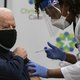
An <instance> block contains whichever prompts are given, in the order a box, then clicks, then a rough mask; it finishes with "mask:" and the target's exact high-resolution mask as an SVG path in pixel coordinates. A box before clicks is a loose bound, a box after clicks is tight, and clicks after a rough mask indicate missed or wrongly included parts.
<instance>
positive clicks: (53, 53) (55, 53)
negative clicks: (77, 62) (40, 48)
mask: <svg viewBox="0 0 80 80" xmlns="http://www.w3.org/2000/svg"><path fill="white" fill-rule="evenodd" d="M48 46H49V47H50V48H47V47H45V48H44V50H45V52H46V54H47V57H48V58H50V59H59V60H66V54H65V53H64V52H63V51H61V50H60V49H59V48H57V47H56V46H53V45H52V44H50V43H49V42H48Z"/></svg>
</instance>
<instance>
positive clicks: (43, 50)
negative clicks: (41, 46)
mask: <svg viewBox="0 0 80 80" xmlns="http://www.w3.org/2000/svg"><path fill="white" fill-rule="evenodd" d="M43 51H45V50H39V51H36V52H35V53H40V52H43Z"/></svg>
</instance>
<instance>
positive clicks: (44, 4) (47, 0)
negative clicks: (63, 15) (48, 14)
mask: <svg viewBox="0 0 80 80" xmlns="http://www.w3.org/2000/svg"><path fill="white" fill-rule="evenodd" d="M53 1H54V0H43V1H42V2H41V3H40V9H41V10H44V9H45V8H46V7H48V6H49V5H51V3H52V2H53Z"/></svg>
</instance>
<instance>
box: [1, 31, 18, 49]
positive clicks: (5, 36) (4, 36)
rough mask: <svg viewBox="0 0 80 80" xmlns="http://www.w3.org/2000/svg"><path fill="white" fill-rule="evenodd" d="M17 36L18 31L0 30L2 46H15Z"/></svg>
mask: <svg viewBox="0 0 80 80" xmlns="http://www.w3.org/2000/svg"><path fill="white" fill-rule="evenodd" d="M16 38H17V31H16V30H15V29H13V30H1V31H0V47H2V48H7V49H10V48H12V47H13V46H14V44H15V42H16Z"/></svg>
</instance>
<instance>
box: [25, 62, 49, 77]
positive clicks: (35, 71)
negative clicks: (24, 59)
mask: <svg viewBox="0 0 80 80" xmlns="http://www.w3.org/2000/svg"><path fill="white" fill-rule="evenodd" d="M26 66H28V71H29V72H31V73H30V74H29V75H30V76H39V77H43V78H46V77H47V72H48V69H47V68H45V67H43V66H41V65H39V64H36V63H34V62H32V61H30V62H29V63H28V64H27V65H26Z"/></svg>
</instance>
